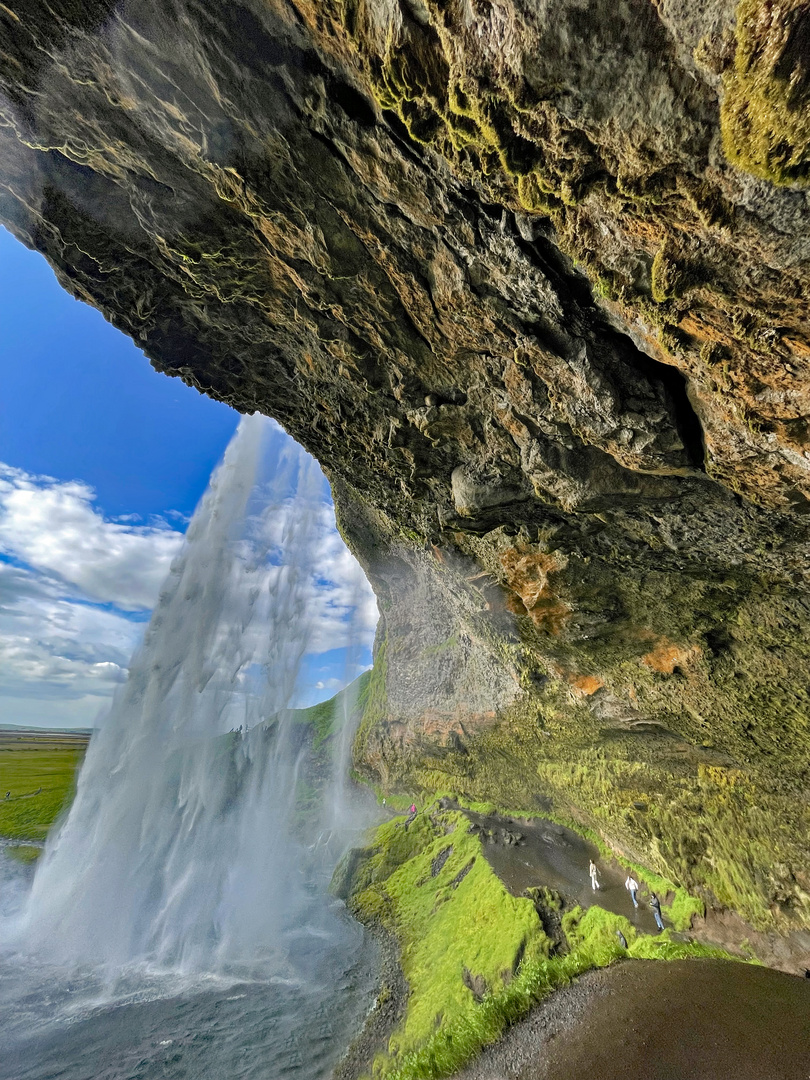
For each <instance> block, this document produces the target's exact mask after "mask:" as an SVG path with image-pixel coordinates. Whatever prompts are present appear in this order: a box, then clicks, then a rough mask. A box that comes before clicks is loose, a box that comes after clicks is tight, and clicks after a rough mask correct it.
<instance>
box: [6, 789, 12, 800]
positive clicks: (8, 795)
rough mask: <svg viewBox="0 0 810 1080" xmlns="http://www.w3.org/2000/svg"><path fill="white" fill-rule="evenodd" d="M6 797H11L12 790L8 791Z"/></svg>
mask: <svg viewBox="0 0 810 1080" xmlns="http://www.w3.org/2000/svg"><path fill="white" fill-rule="evenodd" d="M6 798H7V799H10V798H11V792H10V791H7V792H6Z"/></svg>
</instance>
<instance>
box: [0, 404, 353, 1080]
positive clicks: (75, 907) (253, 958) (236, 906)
mask: <svg viewBox="0 0 810 1080" xmlns="http://www.w3.org/2000/svg"><path fill="white" fill-rule="evenodd" d="M268 444H269V447H268ZM268 450H269V452H268ZM323 488H324V480H323V476H322V474H321V473H320V470H319V469H318V467H317V465H316V464H315V462H314V461H312V459H311V458H309V457H308V455H306V454H305V453H304V452H303V451H302V450H300V448H298V447H296V446H295V444H293V443H292V442H291V440H287V439H286V438H285V437H283V436H282V435H281V433H280V432H279V431H278V429H277V428H275V427H274V425H271V424H270V423H269V422H268V421H266V420H263V419H262V418H260V417H252V418H246V419H243V420H242V422H241V423H240V426H239V430H238V432H237V434H236V436H235V437H234V440H233V441H232V443H231V445H230V447H229V448H228V450H227V452H226V454H225V457H224V459H223V462H222V464H221V465H220V466H219V467H218V469H217V470H216V472H215V473H214V476H213V477H212V480H211V484H210V487H209V490H208V492H207V494H206V496H205V497H204V499H203V501H202V503H201V504H200V507H199V508H198V510H197V512H196V514H195V516H194V518H193V520H192V522H191V525H190V526H189V529H188V534H187V542H186V544H185V547H184V550H183V551H182V553H181V554H180V556H179V557H178V558H177V559H176V560H175V563H174V565H173V566H172V570H171V573H170V575H169V578H168V580H167V582H166V583H165V585H164V588H163V591H162V592H161V595H160V597H159V599H158V603H157V606H156V607H155V610H154V613H153V616H152V620H151V623H150V625H149V628H148V631H147V633H146V636H145V639H144V642H143V645H142V646H141V648H140V649H139V651H138V652H137V653H136V655H135V656H134V657H133V659H132V663H131V667H130V672H129V677H128V679H127V682H126V683H125V684H124V685H123V686H122V687H121V688H120V690H119V693H118V694H117V696H116V698H115V699H114V703H113V705H112V708H111V711H110V715H109V717H108V718H107V720H106V722H105V723H104V724H103V726H102V728H101V730H100V731H99V732H98V733H97V734H96V735H95V736H94V737H93V739H92V740H91V743H90V747H89V750H88V754H87V757H86V760H85V763H84V766H83V768H82V771H81V774H80V777H79V782H78V789H77V792H76V796H75V799H74V802H73V805H72V808H71V811H70V814H69V816H68V818H67V820H66V821H65V823H64V824H63V826H62V828H61V829H60V830H59V832H58V834H57V835H56V837H55V838H54V839H53V840H52V841H50V842H49V844H48V847H47V849H46V852H45V855H44V857H43V859H42V864H41V866H40V867H39V869H38V871H37V874H36V877H35V879H34V883H33V886H32V889H31V892H30V895H29V897H28V899H27V902H26V903H25V905H24V907H23V910H22V913H21V914H20V915H19V916H18V917H17V919H16V921H15V923H14V927H13V935H11V936H13V938H14V940H15V942H16V944H17V946H18V947H20V948H27V949H28V951H29V952H30V953H31V954H32V955H37V956H39V957H47V963H48V965H51V966H53V965H54V964H57V965H61V969H62V970H71V969H72V970H88V969H90V970H92V971H93V972H94V973H95V974H94V977H95V978H96V979H97V978H98V977H99V973H100V972H103V973H104V976H103V977H104V979H106V984H107V985H108V986H109V985H111V984H112V983H114V982H115V980H116V979H120V977H121V973H122V972H127V971H131V970H133V969H138V970H143V969H148V970H149V971H150V973H152V974H154V973H155V972H171V973H174V974H177V973H181V974H186V975H192V974H194V973H205V974H208V975H211V974H214V975H217V976H220V977H229V978H231V979H233V978H239V979H257V978H258V979H261V978H265V979H266V978H268V977H273V978H282V979H288V980H295V979H300V978H302V977H308V978H310V980H317V979H319V978H322V977H325V973H324V969H325V968H328V966H329V965H330V964H332V965H334V963H335V950H338V951H340V950H341V949H344V948H346V947H347V943H348V939H347V937H346V935H347V934H348V935H349V938H351V935H352V934H354V935H355V937H354V938H351V943H352V947H354V948H356V947H357V939H356V934H357V931H356V929H355V928H353V927H348V924H347V920H346V919H345V917H343V918H342V919H341V918H340V917H339V915H338V914H336V912H335V910H334V905H331V906H330V904H329V903H327V902H325V898H324V890H323V889H322V888H320V889H319V888H318V887H317V881H316V879H317V876H318V873H320V874H321V878H322V876H323V873H324V871H327V870H328V869H329V866H328V865H324V864H323V863H321V864H319V863H318V859H319V858H320V859H321V860H323V858H324V849H325V848H326V845H325V844H319V843H318V839H319V838H321V837H323V836H324V835H327V836H328V837H330V838H331V837H332V836H333V835H334V829H335V825H336V823H340V822H339V818H340V817H341V815H340V814H339V813H338V812H337V809H336V805H335V804H334V803H333V804H332V805H331V806H330V807H328V808H324V811H323V814H324V815H328V820H327V817H325V816H322V818H321V819H320V820H319V821H314V820H308V822H305V823H304V824H305V826H306V825H308V835H303V833H302V825H301V821H300V817H301V814H300V807H297V805H296V793H297V790H298V787H299V783H298V781H299V773H300V770H301V769H302V762H303V757H304V754H305V752H306V749H307V746H308V741H307V739H306V737H305V731H304V726H303V725H302V723H301V720H300V715H299V714H296V713H295V712H294V711H293V710H292V708H291V706H292V704H293V703H294V701H295V698H296V694H297V693H298V692H299V691H300V690H301V686H300V682H301V672H302V662H303V660H304V657H305V655H306V654H307V652H308V651H311V648H310V646H311V638H312V634H313V618H314V615H313V612H314V605H313V603H312V583H313V576H317V563H318V557H319V552H318V551H317V550H315V548H316V545H317V543H318V537H319V535H320V534H319V530H318V529H317V528H316V523H317V519H318V517H319V515H322V513H323V505H324V502H323ZM346 644H347V645H351V644H352V642H351V640H350V639H348V640H347V642H346ZM350 699H351V695H350V694H344V695H343V696H342V702H343V707H342V709H338V710H336V711H337V712H338V714H340V713H341V712H342V713H343V714H344V715H343V717H342V719H343V720H344V721H346V720H347V717H348V715H349V714H351V711H352V710H351V703H350ZM340 720H341V717H340V715H338V716H337V717H336V720H335V723H336V724H338V725H340ZM341 726H342V727H343V730H342V731H341V730H339V731H338V733H337V736H336V738H335V739H334V740H333V742H335V744H336V746H338V747H343V751H342V752H343V753H344V754H345V752H346V750H347V747H348V738H347V734H346V732H347V730H348V725H347V724H345V723H344V725H341ZM338 756H339V755H338ZM333 791H338V792H339V791H340V784H337V785H336V786H334V787H333ZM310 818H312V811H311V810H310ZM342 824H343V825H345V824H346V823H345V818H344V820H343V822H342ZM304 832H307V829H306V828H304ZM313 838H314V839H313ZM322 884H323V881H322V880H321V885H322ZM9 936H10V931H9V928H8V925H7V926H6V938H7V939H8V938H9ZM20 943H22V944H20ZM268 1075H272V1074H271V1073H268ZM313 1075H314V1073H313Z"/></svg>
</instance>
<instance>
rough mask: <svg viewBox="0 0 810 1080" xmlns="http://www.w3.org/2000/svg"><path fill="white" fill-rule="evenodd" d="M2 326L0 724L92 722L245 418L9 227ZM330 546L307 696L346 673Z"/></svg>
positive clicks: (345, 574)
mask: <svg viewBox="0 0 810 1080" xmlns="http://www.w3.org/2000/svg"><path fill="white" fill-rule="evenodd" d="M0 329H2V333H0V388H2V389H1V390H0V723H20V724H32V725H36V726H51V727H61V726H66V727H69V726H90V725H92V724H93V722H94V721H95V719H96V717H97V715H98V714H99V711H100V710H101V709H103V707H104V706H105V704H108V703H109V698H110V695H111V694H112V691H113V689H114V687H115V685H116V684H117V683H118V682H120V681H121V680H122V679H123V678H124V677H125V674H126V665H127V661H128V658H129V655H130V653H131V651H132V648H133V647H134V646H135V645H136V644H137V642H138V640H139V638H140V635H141V634H142V632H143V627H144V623H145V622H146V621H147V620H148V617H149V612H150V609H151V606H152V604H153V603H154V600H155V598H156V596H157V592H158V589H159V587H160V584H161V582H162V580H163V577H164V576H165V574H166V572H167V570H168V568H169V565H170V563H171V560H172V558H173V557H174V555H175V554H176V553H177V550H178V548H179V545H180V544H181V542H182V534H183V533H184V531H185V528H186V526H187V523H188V519H189V517H190V516H191V514H192V512H193V510H194V507H195V506H196V504H197V502H198V500H199V499H200V497H201V495H202V494H203V492H204V491H205V488H206V485H207V482H208V478H209V476H210V473H211V470H212V468H213V466H214V465H215V464H216V462H217V461H218V460H219V459H220V457H221V456H222V453H223V452H224V450H225V447H226V446H227V444H228V442H229V440H230V438H231V436H232V434H233V432H234V431H235V429H236V425H237V423H238V420H239V417H238V414H237V413H235V412H234V411H233V410H232V409H230V408H229V407H228V406H226V405H222V404H220V403H218V402H214V401H211V400H210V399H209V398H206V397H205V396H203V395H201V394H198V393H197V391H195V390H193V389H191V388H190V387H187V386H185V385H184V384H183V383H182V382H180V380H178V379H169V378H167V377H166V376H163V375H159V374H158V373H157V372H155V371H154V370H153V369H152V368H151V367H150V365H149V362H148V361H147V359H146V358H145V356H144V355H143V354H142V353H141V352H140V351H139V350H138V349H137V348H136V347H135V345H134V344H133V343H132V341H130V340H129V339H128V338H126V337H125V336H124V335H123V334H121V333H119V332H118V331H117V330H115V329H114V328H113V327H112V326H111V325H110V324H109V323H107V322H106V321H105V320H104V318H103V317H102V316H101V315H100V314H99V313H98V312H97V311H95V310H94V309H92V308H89V307H87V306H86V305H84V304H81V303H80V302H78V301H76V300H74V299H72V298H71V297H70V296H68V294H67V293H66V292H64V290H62V289H61V287H60V286H59V284H58V282H57V281H56V278H55V276H54V274H53V272H52V271H51V269H50V267H49V266H48V265H47V263H46V262H45V260H44V259H43V258H42V256H40V255H38V254H36V253H34V252H30V251H28V250H27V249H26V248H24V247H23V246H22V245H21V244H19V243H18V242H17V241H16V240H15V239H14V238H13V237H12V236H11V235H10V234H9V233H8V232H6V231H5V230H4V229H2V228H0ZM330 521H331V517H330V518H329V521H326V522H325V524H324V526H323V527H324V529H325V530H326V533H325V534H324V535H327V534H328V533H330V532H334V526H333V524H330V523H329V522H330ZM336 540H337V538H336V537H332V536H331V535H330V536H329V541H330V542H329V545H328V546H329V550H330V551H332V552H333V563H332V569H333V572H332V574H331V577H332V579H333V580H332V586H331V591H330V587H329V586H324V587H321V588H320V589H319V597H320V602H321V603H322V604H323V605H324V615H323V619H322V631H321V632H320V633H319V635H318V638H319V643H320V644H319V647H320V648H323V649H324V652H323V654H322V655H321V656H315V657H311V658H309V659H308V661H307V664H306V669H307V676H308V680H309V688H308V691H307V692H306V694H305V699H304V703H309V702H311V701H313V700H321V699H323V698H324V697H327V696H329V694H330V693H332V692H334V689H335V688H336V687H337V686H338V685H339V684H340V683H342V682H343V679H344V677H345V674H346V662H345V652H344V650H342V649H341V648H340V647H339V644H340V643H339V642H338V640H337V637H336V635H338V634H339V631H340V625H339V624H340V618H339V617H337V618H336V612H337V613H338V615H339V612H340V610H341V609H340V603H341V600H340V597H341V596H342V597H344V598H345V596H346V595H348V593H349V592H351V590H350V589H348V584H347V583H348V582H349V579H351V581H352V582H354V578H355V574H356V564H353V561H352V560H348V561H347V559H346V555H347V554H348V553H346V552H345V548H344V547H343V545H342V544H340V543H337V542H336ZM350 563H351V565H350ZM352 588H355V589H356V583H354V584H353V585H352ZM364 589H365V591H364V592H363V602H362V603H363V611H364V613H363V617H362V619H361V622H362V624H363V629H362V636H363V639H364V642H366V643H367V644H365V645H364V648H363V650H362V661H363V662H364V663H367V662H368V657H369V650H368V645H370V641H371V636H372V632H373V621H374V612H373V602H371V601H370V593H369V592H368V590H367V588H366V587H364ZM347 590H348V592H347ZM350 674H352V675H353V674H354V671H352V672H350Z"/></svg>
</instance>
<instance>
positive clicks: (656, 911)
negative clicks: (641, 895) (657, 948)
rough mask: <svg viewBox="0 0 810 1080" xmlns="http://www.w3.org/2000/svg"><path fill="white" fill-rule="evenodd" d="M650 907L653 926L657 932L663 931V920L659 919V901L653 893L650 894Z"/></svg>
mask: <svg viewBox="0 0 810 1080" xmlns="http://www.w3.org/2000/svg"><path fill="white" fill-rule="evenodd" d="M650 907H651V908H652V913H653V916H654V918H655V925H656V926H657V927H658V929H659V930H663V929H664V920H663V919H662V918H661V901H660V900H659V899H658V897H657V896H656V895H655V893H650Z"/></svg>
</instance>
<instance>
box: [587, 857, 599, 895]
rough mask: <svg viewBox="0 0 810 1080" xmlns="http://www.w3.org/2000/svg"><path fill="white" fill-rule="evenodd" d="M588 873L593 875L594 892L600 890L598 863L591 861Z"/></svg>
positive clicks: (592, 885)
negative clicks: (597, 873) (597, 875)
mask: <svg viewBox="0 0 810 1080" xmlns="http://www.w3.org/2000/svg"><path fill="white" fill-rule="evenodd" d="M588 873H589V874H590V875H591V888H592V889H593V891H594V892H596V891H597V889H598V888H599V881H598V879H597V877H596V863H595V862H594V861H593V859H591V863H590V866H589V867H588Z"/></svg>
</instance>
